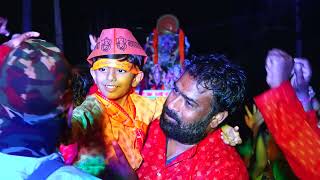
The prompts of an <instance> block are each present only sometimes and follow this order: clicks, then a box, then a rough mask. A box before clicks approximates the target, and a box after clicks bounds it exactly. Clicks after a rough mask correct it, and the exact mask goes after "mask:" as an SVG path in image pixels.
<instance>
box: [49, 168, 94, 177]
mask: <svg viewBox="0 0 320 180" xmlns="http://www.w3.org/2000/svg"><path fill="white" fill-rule="evenodd" d="M55 179H61V180H64V179H65V180H99V179H100V178H97V177H95V176H92V175H90V174H87V173H85V172H82V171H81V170H79V169H77V168H76V167H74V166H63V167H61V168H59V169H57V170H56V171H55V172H54V173H52V174H51V175H50V176H49V177H48V178H47V180H55Z"/></svg>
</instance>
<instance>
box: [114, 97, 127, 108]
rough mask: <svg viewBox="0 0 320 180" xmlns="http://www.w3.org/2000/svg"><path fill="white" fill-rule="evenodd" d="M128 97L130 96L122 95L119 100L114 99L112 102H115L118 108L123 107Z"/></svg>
mask: <svg viewBox="0 0 320 180" xmlns="http://www.w3.org/2000/svg"><path fill="white" fill-rule="evenodd" d="M129 95H130V94H126V95H124V96H123V97H121V98H119V99H116V100H114V101H115V102H116V103H118V105H119V106H121V107H125V105H126V103H127V100H128V97H129Z"/></svg>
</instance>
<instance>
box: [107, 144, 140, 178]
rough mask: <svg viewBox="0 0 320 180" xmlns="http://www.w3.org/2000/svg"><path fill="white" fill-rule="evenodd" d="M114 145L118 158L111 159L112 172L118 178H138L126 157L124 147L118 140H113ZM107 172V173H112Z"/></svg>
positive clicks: (110, 167)
mask: <svg viewBox="0 0 320 180" xmlns="http://www.w3.org/2000/svg"><path fill="white" fill-rule="evenodd" d="M112 146H113V148H114V151H115V153H116V156H117V158H113V159H111V160H110V161H109V167H108V169H110V171H111V172H110V173H111V174H112V175H113V176H115V177H116V178H117V179H128V180H136V179H138V177H137V174H136V173H135V171H134V170H133V169H132V168H131V166H130V164H129V162H128V160H127V159H126V157H125V155H124V153H123V151H122V149H121V148H120V146H119V144H118V143H117V142H116V141H113V142H112ZM110 173H108V172H107V174H110Z"/></svg>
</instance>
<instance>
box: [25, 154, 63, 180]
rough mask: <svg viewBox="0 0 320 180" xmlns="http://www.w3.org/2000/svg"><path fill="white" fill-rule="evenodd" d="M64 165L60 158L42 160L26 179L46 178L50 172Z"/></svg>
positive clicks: (37, 179)
mask: <svg viewBox="0 0 320 180" xmlns="http://www.w3.org/2000/svg"><path fill="white" fill-rule="evenodd" d="M62 166H64V164H63V161H62V159H61V158H56V159H51V160H47V161H45V162H43V163H42V164H41V165H40V166H39V167H38V168H37V169H36V170H35V171H34V172H33V173H32V174H31V175H30V176H29V177H28V179H27V180H41V179H47V177H48V176H50V174H52V173H53V172H54V171H56V170H57V169H59V168H60V167H62Z"/></svg>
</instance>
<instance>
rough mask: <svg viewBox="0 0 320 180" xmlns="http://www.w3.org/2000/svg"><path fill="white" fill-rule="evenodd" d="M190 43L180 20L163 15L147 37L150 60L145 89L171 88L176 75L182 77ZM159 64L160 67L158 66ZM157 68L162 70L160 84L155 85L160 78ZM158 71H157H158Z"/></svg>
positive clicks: (145, 68)
mask: <svg viewBox="0 0 320 180" xmlns="http://www.w3.org/2000/svg"><path fill="white" fill-rule="evenodd" d="M189 47H190V44H189V42H188V40H187V37H186V36H185V34H184V32H183V30H182V29H181V28H179V20H178V18H177V17H176V16H174V15H171V14H165V15H162V16H161V17H160V18H159V19H158V21H157V27H156V28H155V29H154V30H153V32H152V33H151V34H150V36H148V37H147V42H146V45H145V51H146V53H147V55H148V58H149V60H148V61H147V64H145V66H144V72H145V73H146V74H147V76H146V77H148V78H149V79H146V82H147V83H146V85H145V86H146V87H145V88H144V89H154V88H155V87H156V88H157V89H159V88H160V89H171V88H172V85H173V83H170V82H174V80H175V79H176V77H180V74H181V72H182V65H183V62H184V60H185V56H186V55H187V53H188V49H189ZM157 65H159V67H158V66H157ZM154 69H156V70H157V71H158V70H160V71H161V70H162V71H163V72H162V76H163V77H164V78H161V82H160V83H158V85H160V86H158V85H157V86H155V84H154V79H160V78H159V77H154V76H158V73H153V72H154V71H155V70H154ZM157 71H156V72H157Z"/></svg>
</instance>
